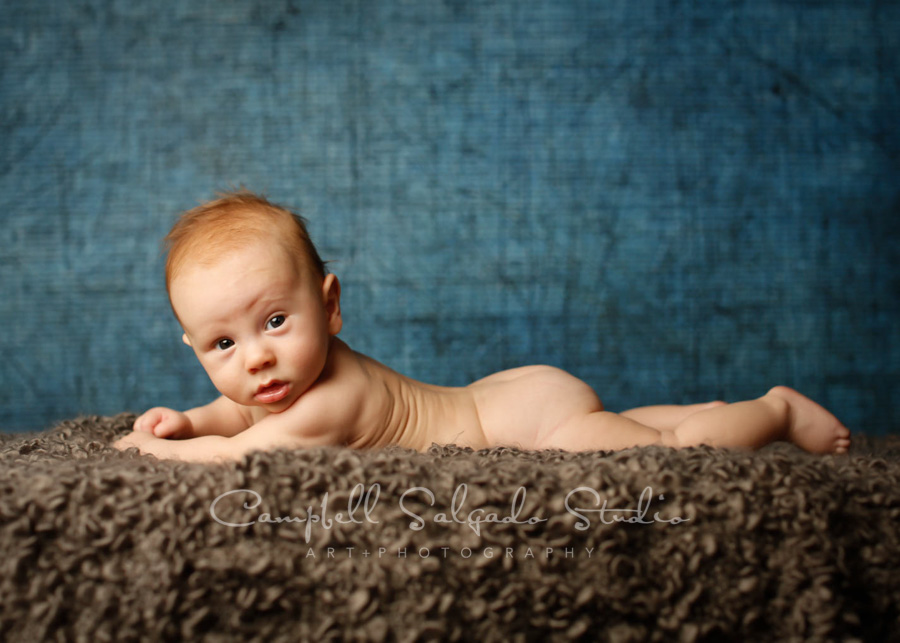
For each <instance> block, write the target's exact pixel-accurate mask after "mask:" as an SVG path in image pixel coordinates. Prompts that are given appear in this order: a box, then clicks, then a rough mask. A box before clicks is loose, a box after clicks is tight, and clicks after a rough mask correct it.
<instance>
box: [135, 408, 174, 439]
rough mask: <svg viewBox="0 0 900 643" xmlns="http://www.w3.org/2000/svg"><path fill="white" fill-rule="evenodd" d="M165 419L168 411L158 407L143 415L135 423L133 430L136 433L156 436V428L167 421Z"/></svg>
mask: <svg viewBox="0 0 900 643" xmlns="http://www.w3.org/2000/svg"><path fill="white" fill-rule="evenodd" d="M165 417H166V409H165V408H162V407H156V408H153V409H150V410H149V411H145V412H144V413H143V414H141V416H140V417H138V419H136V420H135V421H134V427H132V428H133V429H134V430H135V431H143V432H145V433H153V434H156V427H157V426H159V424H160V423H161V422H163V421H164V420H165Z"/></svg>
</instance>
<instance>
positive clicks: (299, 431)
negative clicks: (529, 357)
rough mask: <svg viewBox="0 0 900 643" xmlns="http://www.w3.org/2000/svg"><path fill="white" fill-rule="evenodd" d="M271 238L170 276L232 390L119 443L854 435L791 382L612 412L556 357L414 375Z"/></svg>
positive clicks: (185, 449)
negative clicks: (438, 380) (374, 343)
mask: <svg viewBox="0 0 900 643" xmlns="http://www.w3.org/2000/svg"><path fill="white" fill-rule="evenodd" d="M272 247H273V241H272V240H270V239H260V240H259V241H257V242H256V243H251V244H249V245H248V246H246V247H245V248H243V249H240V250H234V251H232V252H230V253H226V254H225V255H224V256H223V257H222V258H221V259H220V260H217V261H216V262H214V263H213V264H212V265H209V264H208V263H207V264H202V265H189V266H187V267H185V268H184V269H183V272H181V273H179V275H178V276H177V277H176V278H175V279H173V281H172V284H171V291H170V295H171V299H172V303H173V306H174V307H175V311H176V314H177V315H178V317H179V320H180V321H181V323H182V326H183V328H184V331H185V335H184V340H185V343H187V344H188V345H190V346H191V347H192V348H193V349H194V351H195V353H196V354H197V357H198V358H199V360H200V362H201V364H202V365H203V367H204V369H205V370H206V372H207V374H208V375H209V376H210V378H211V380H212V381H213V384H215V385H216V387H217V388H218V389H219V391H220V392H222V393H223V395H222V397H220V398H218V399H216V400H214V401H213V402H211V403H210V404H207V405H206V406H203V407H198V408H195V409H191V410H189V411H186V412H183V413H182V412H179V411H175V410H173V409H168V408H163V407H156V408H153V409H150V410H149V411H147V412H146V413H144V414H143V415H141V416H140V417H139V418H138V419H137V420H136V422H135V425H134V431H133V432H132V433H131V434H129V435H127V436H125V437H124V438H122V439H121V440H119V441H118V442H117V443H116V446H117V447H118V448H121V449H125V448H129V447H137V448H139V449H140V450H141V451H142V452H144V453H152V454H155V455H157V456H158V457H163V458H177V459H183V460H197V461H217V460H232V459H239V458H240V457H242V456H243V455H244V454H246V453H248V452H250V451H254V450H269V449H276V448H299V447H308V446H323V445H347V446H350V447H354V448H377V447H382V446H386V445H389V444H397V445H400V446H403V447H408V448H412V449H416V450H420V451H422V450H425V449H427V448H428V447H429V446H430V445H431V444H433V443H437V444H451V443H453V444H457V445H460V446H466V447H472V448H474V449H481V448H486V447H491V446H500V445H506V446H516V447H520V448H523V449H548V448H557V449H566V450H570V451H581V450H611V449H623V448H627V447H633V446H643V445H651V444H659V445H664V446H671V447H675V448H680V447H688V446H694V445H699V444H709V445H712V446H717V447H743V448H751V449H755V448H759V447H761V446H764V445H766V444H769V443H770V442H774V441H778V440H785V441H788V442H792V443H794V444H796V445H797V446H799V447H800V448H802V449H805V450H807V451H810V452H813V453H844V452H846V451H847V449H848V448H849V445H850V432H849V431H848V430H847V429H846V428H845V427H844V426H843V425H842V424H841V423H840V422H839V421H838V420H837V418H835V417H834V416H833V415H832V414H831V413H829V412H828V411H827V410H825V409H824V408H822V407H821V406H819V405H818V404H816V403H815V402H813V401H812V400H810V399H809V398H807V397H805V396H803V395H801V394H800V393H798V392H796V391H794V390H793V389H790V388H787V387H783V386H778V387H775V388H773V389H771V390H770V391H769V392H768V393H766V395H764V396H762V397H760V398H758V399H756V400H750V401H746V402H738V403H735V404H725V403H724V402H711V403H706V404H695V405H688V406H671V405H670V406H651V407H642V408H638V409H632V410H630V411H626V412H624V413H621V414H616V413H610V412H607V411H605V410H604V409H603V405H602V403H601V402H600V399H599V398H598V397H597V395H596V393H595V392H594V391H593V390H592V389H591V388H590V387H589V386H588V385H587V384H585V383H584V382H582V381H581V380H579V379H578V378H576V377H574V376H572V375H570V374H568V373H566V372H564V371H561V370H559V369H557V368H553V367H550V366H526V367H522V368H517V369H512V370H508V371H503V372H500V373H495V374H493V375H490V376H488V377H485V378H483V379H481V380H478V381H477V382H474V383H472V384H470V385H469V386H466V387H460V388H449V387H440V386H432V385H429V384H425V383H422V382H417V381H415V380H412V379H410V378H407V377H404V376H403V375H400V374H399V373H396V372H395V371H393V370H391V369H390V368H388V367H386V366H384V365H383V364H380V363H379V362H377V361H375V360H373V359H371V358H368V357H366V356H364V355H362V354H360V353H356V352H354V351H353V350H351V349H350V347H348V346H347V345H346V344H345V343H344V342H342V341H341V340H339V339H338V338H337V337H336V335H337V334H338V332H339V331H340V330H341V327H342V323H343V322H342V318H341V310H340V284H339V283H338V280H337V278H336V277H334V275H328V276H327V277H325V278H324V279H323V278H321V277H318V276H316V275H314V274H312V273H311V272H310V271H309V270H307V269H305V268H304V267H303V265H301V264H298V262H297V261H295V260H292V259H291V258H290V257H288V256H286V255H285V254H284V253H281V252H273V251H272Z"/></svg>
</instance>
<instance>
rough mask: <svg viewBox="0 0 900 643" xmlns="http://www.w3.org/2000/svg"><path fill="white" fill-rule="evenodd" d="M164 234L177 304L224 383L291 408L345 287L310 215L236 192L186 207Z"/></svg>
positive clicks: (190, 336) (245, 398)
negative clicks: (331, 270) (315, 239)
mask: <svg viewBox="0 0 900 643" xmlns="http://www.w3.org/2000/svg"><path fill="white" fill-rule="evenodd" d="M166 241H167V243H168V244H169V256H168V259H167V262H166V287H167V290H168V292H169V301H170V302H171V304H172V310H173V311H174V312H175V316H176V317H177V318H178V321H179V322H180V323H181V326H182V328H183V329H184V341H185V343H186V344H188V345H189V346H191V347H192V348H193V349H194V352H195V353H196V355H197V357H198V359H199V360H200V363H201V364H202V365H203V368H204V369H205V370H206V372H207V374H208V375H209V377H210V379H211V380H212V382H213V384H214V385H215V386H216V388H218V389H219V391H220V392H221V393H222V394H223V395H225V396H227V397H229V398H231V399H232V400H234V401H236V402H238V403H239V404H243V405H259V406H265V407H267V408H268V409H269V410H270V411H271V412H280V411H282V410H284V409H285V408H287V407H288V406H290V404H292V403H293V402H294V401H295V400H296V399H297V398H298V397H299V396H300V395H302V393H303V392H304V391H305V390H306V389H307V388H309V387H310V386H311V385H312V384H313V382H315V381H316V378H318V377H319V374H320V373H321V372H322V369H323V368H324V366H325V362H326V359H327V356H328V353H329V347H330V345H331V338H332V337H333V336H334V335H337V333H338V332H340V330H341V326H342V321H341V311H340V284H339V283H338V280H337V278H336V277H335V276H334V275H331V274H326V273H325V266H324V263H323V262H322V260H321V258H320V257H319V253H318V252H316V249H315V247H314V246H313V244H312V242H311V241H310V239H309V235H308V234H307V231H306V226H305V224H304V221H303V219H301V218H300V217H299V216H297V215H295V214H293V213H292V212H290V211H289V210H286V209H284V208H282V207H280V206H277V205H274V204H272V203H269V202H268V201H267V200H265V199H264V198H262V197H258V196H256V195H254V194H251V193H249V192H236V193H232V194H225V195H222V197H221V198H219V199H217V200H215V201H211V202H209V203H206V204H204V205H201V206H199V207H197V208H195V209H193V210H190V211H188V212H186V213H185V214H184V215H182V217H181V218H180V219H179V221H178V222H177V223H176V224H175V226H174V227H173V228H172V231H171V232H170V233H169V235H168V236H167V237H166Z"/></svg>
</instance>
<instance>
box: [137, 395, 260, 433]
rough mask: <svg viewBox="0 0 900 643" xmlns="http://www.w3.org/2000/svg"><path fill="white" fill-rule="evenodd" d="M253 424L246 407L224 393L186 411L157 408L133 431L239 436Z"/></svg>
mask: <svg viewBox="0 0 900 643" xmlns="http://www.w3.org/2000/svg"><path fill="white" fill-rule="evenodd" d="M250 424H251V421H250V416H249V413H248V412H247V410H246V409H243V408H242V407H241V406H240V405H238V404H236V403H235V402H232V401H231V400H229V399H228V398H227V397H225V396H221V397H219V398H217V399H216V400H214V401H213V402H210V403H209V404H207V405H205V406H198V407H197V408H195V409H190V410H189V411H185V412H184V413H182V412H181V411H176V410H174V409H169V408H166V407H163V406H157V407H154V408H152V409H150V410H149V411H146V412H145V413H143V414H142V415H141V416H140V417H138V419H137V420H135V421H134V430H135V431H144V432H146V433H150V434H152V435H154V436H156V437H158V438H178V439H185V438H196V437H200V436H204V435H222V436H232V435H237V434H238V433H240V432H241V431H243V430H244V429H246V428H247V427H248V426H250Z"/></svg>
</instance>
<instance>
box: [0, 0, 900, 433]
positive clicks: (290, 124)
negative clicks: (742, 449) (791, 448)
mask: <svg viewBox="0 0 900 643" xmlns="http://www.w3.org/2000/svg"><path fill="white" fill-rule="evenodd" d="M0 4H2V7H0V8H2V15H3V20H2V23H0V47H2V49H0V127H2V145H0V216H2V223H3V225H2V226H0V248H2V255H0V325H2V331H3V332H2V334H0V351H2V360H0V427H2V428H3V429H5V430H34V429H40V428H43V427H46V426H48V425H49V424H51V423H52V422H53V421H55V420H58V419H62V418H66V417H71V416H74V415H77V414H80V413H98V414H114V413H117V412H120V411H125V410H133V411H139V410H141V409H143V408H145V407H147V406H150V405H155V404H166V405H171V406H175V407H181V408H184V407H187V406H192V405H196V404H199V403H202V402H205V401H207V400H208V399H210V398H211V396H212V395H213V394H214V392H213V389H212V388H211V386H210V385H209V383H208V382H207V380H206V377H205V375H204V373H203V372H202V370H201V369H200V367H199V365H198V364H196V363H195V360H194V357H193V355H192V353H191V352H190V350H189V349H188V348H187V347H185V346H184V345H182V344H181V342H180V334H179V331H178V328H177V326H176V324H175V321H174V319H173V317H172V315H171V313H170V312H169V310H168V306H167V300H166V295H165V292H164V288H163V279H162V266H163V263H162V259H161V257H160V249H159V239H160V238H161V237H162V236H163V235H164V234H165V232H166V231H167V230H168V228H169V227H170V225H171V223H172V222H173V220H174V217H175V215H176V214H177V213H178V212H179V211H181V210H183V209H186V208H189V207H192V206H194V205H195V204H197V203H198V202H200V201H202V200H205V199H207V198H209V197H211V196H212V195H213V192H214V190H216V189H221V188H225V187H228V186H229V185H238V184H243V185H245V186H247V187H249V188H251V189H254V190H257V191H261V192H264V193H266V194H268V195H269V197H270V198H272V199H273V200H275V201H277V202H282V203H284V204H286V205H289V206H292V207H297V208H299V209H301V210H302V211H303V213H304V214H305V215H306V216H307V217H308V218H309V219H310V220H311V230H312V234H313V237H314V239H315V240H316V241H317V242H318V244H319V246H320V249H321V252H322V254H323V256H324V257H325V258H326V259H330V260H333V261H334V263H333V264H332V265H331V267H332V269H333V271H334V272H336V273H337V274H338V275H339V276H340V277H341V279H342V282H343V286H344V314H345V331H344V333H343V337H344V338H345V339H346V340H347V341H348V342H349V343H350V345H351V346H353V347H354V348H356V349H357V350H361V351H363V352H366V353H369V354H371V355H372V356H374V357H375V358H377V359H380V360H382V361H383V362H385V363H387V364H388V365H390V366H392V367H394V368H395V369H397V370H400V371H402V372H404V373H406V374H408V375H410V376H413V377H416V378H420V379H424V380H426V381H430V382H434V383H440V384H447V385H458V384H465V383H468V382H469V381H471V380H472V379H474V378H478V377H480V376H483V375H486V374H488V373H490V372H493V371H496V370H499V369H502V368H506V367H512V366H516V365H521V364H528V363H538V362H545V363H550V364H555V365H558V366H561V367H563V368H565V369H567V370H569V371H571V372H573V373H575V374H577V375H578V376H580V377H582V378H584V379H585V380H587V381H588V382H589V383H590V384H591V385H593V386H594V387H595V388H596V389H597V391H598V393H599V395H600V397H601V398H602V399H603V400H604V401H605V402H606V404H607V407H608V408H610V409H612V410H623V409H625V408H628V407H631V406H636V405H642V404H650V403H658V402H691V401H699V400H706V399H712V398H725V399H730V400H734V399H740V398H746V397H752V396H757V395H759V394H761V393H763V392H764V391H765V390H766V389H767V388H768V387H769V386H771V385H773V384H775V383H785V384H790V385H793V386H796V387H798V388H800V389H801V390H803V391H805V392H807V393H808V394H810V395H811V396H813V397H815V398H817V399H819V400H820V401H822V402H823V403H825V404H826V405H828V406H829V407H831V408H832V409H833V410H834V411H835V412H836V413H837V414H838V415H839V416H840V417H841V418H843V419H844V420H845V421H846V423H847V424H848V425H850V426H851V428H853V429H855V430H857V431H868V432H872V433H880V432H886V431H893V430H898V429H900V424H898V410H897V404H896V403H895V401H894V394H895V393H896V392H897V384H898V363H900V361H898V360H900V341H898V339H900V332H898V299H900V298H898V290H900V289H898V269H897V265H898V215H900V187H898V185H900V181H898V178H900V172H898V162H900V140H898V128H897V124H898V122H900V118H898V116H900V114H898V105H900V96H898V94H900V81H898V67H897V62H898V60H900V45H898V34H900V6H898V2H865V1H861V0H823V1H812V0H810V1H807V2H783V1H781V2H779V1H774V0H752V1H751V0H748V1H745V2H740V1H739V2H712V1H710V2H699V1H697V2H678V1H671V0H665V1H662V0H660V1H657V2H650V1H646V2H645V1H641V2H633V1H632V0H611V1H608V2H604V1H595V2H589V1H577V2H576V1H570V2H560V1H554V0H538V1H529V2H522V1H521V0H501V1H497V2H462V1H449V0H448V1H445V2H439V1H437V0H425V1H415V2H413V1H402V0H392V1H365V0H355V1H354V0H339V1H335V0H322V1H317V2H299V1H298V2H285V1H267V2H262V1H259V2H237V1H222V0H208V1H184V0H158V1H156V2H132V1H126V0H120V1H102V2H101V1H95V2H85V1H73V0H69V1H63V0H36V1H33V2H27V3H26V2H13V1H12V0H3V1H2V3H0Z"/></svg>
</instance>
